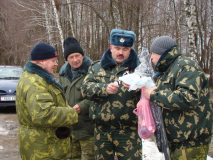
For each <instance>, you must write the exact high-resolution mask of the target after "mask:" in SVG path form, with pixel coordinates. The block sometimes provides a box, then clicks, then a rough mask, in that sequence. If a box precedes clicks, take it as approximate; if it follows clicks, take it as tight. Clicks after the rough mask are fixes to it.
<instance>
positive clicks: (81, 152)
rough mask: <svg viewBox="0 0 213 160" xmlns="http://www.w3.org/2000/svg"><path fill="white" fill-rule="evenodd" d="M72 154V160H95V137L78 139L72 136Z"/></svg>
mask: <svg viewBox="0 0 213 160" xmlns="http://www.w3.org/2000/svg"><path fill="white" fill-rule="evenodd" d="M71 155H72V156H71V159H72V160H94V159H95V156H94V137H91V138H88V139H80V140H76V139H75V138H74V136H72V140H71Z"/></svg>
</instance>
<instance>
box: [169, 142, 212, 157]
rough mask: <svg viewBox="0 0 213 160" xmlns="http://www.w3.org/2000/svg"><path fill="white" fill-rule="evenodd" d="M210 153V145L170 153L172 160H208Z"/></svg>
mask: <svg viewBox="0 0 213 160" xmlns="http://www.w3.org/2000/svg"><path fill="white" fill-rule="evenodd" d="M208 151H209V144H207V145H200V146H197V147H191V148H186V149H176V150H175V151H174V152H171V151H170V154H171V160H206V158H207V155H208Z"/></svg>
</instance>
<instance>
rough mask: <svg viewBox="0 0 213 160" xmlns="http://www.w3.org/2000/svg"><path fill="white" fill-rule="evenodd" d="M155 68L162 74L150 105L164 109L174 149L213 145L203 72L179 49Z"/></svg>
mask: <svg viewBox="0 0 213 160" xmlns="http://www.w3.org/2000/svg"><path fill="white" fill-rule="evenodd" d="M165 54H166V55H165V56H164V55H162V56H164V57H163V58H162V59H161V60H160V61H159V62H158V63H157V64H156V66H155V71H159V72H161V75H160V76H159V77H158V78H157V79H156V86H157V87H158V88H157V89H155V90H154V91H153V92H152V93H151V96H150V101H152V102H154V103H155V104H157V105H158V106H160V107H162V115H163V120H164V123H165V130H166V133H167V138H168V141H169V144H170V149H172V151H174V150H175V149H181V148H191V147H196V146H200V145H207V144H209V143H210V140H211V136H212V120H213V117H212V107H211V105H210V104H211V103H210V88H209V81H208V78H207V77H206V75H205V73H204V72H203V70H202V69H201V68H200V67H199V65H198V64H197V63H195V62H194V61H192V60H191V59H190V58H187V57H185V56H182V55H181V53H180V51H179V49H178V48H177V47H174V48H171V50H169V51H167V52H165Z"/></svg>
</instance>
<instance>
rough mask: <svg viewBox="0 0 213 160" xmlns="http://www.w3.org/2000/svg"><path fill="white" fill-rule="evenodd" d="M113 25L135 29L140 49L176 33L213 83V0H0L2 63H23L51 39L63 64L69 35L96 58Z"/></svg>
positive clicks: (184, 50) (183, 49) (105, 46)
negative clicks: (34, 47) (36, 46)
mask: <svg viewBox="0 0 213 160" xmlns="http://www.w3.org/2000/svg"><path fill="white" fill-rule="evenodd" d="M113 28H118V29H123V30H132V31H134V32H135V34H136V42H135V45H134V47H133V48H134V49H135V50H136V51H137V52H138V53H139V54H140V52H141V49H142V47H146V48H148V49H149V48H150V45H151V43H152V42H153V40H154V39H155V38H156V37H158V36H162V35H167V36H171V37H172V38H173V39H175V40H176V42H177V44H178V46H179V49H180V50H181V52H182V54H183V55H185V56H187V57H191V58H192V59H193V60H195V61H196V62H197V63H198V64H199V65H200V66H201V68H202V69H203V70H204V72H205V73H206V74H208V75H209V78H210V85H211V86H213V82H212V78H213V0H0V65H20V66H22V67H23V66H24V64H25V63H26V62H27V61H28V60H29V57H30V50H31V49H32V47H33V46H34V45H35V44H36V43H39V42H45V43H49V44H51V45H52V46H54V47H55V48H56V50H57V52H58V54H59V58H58V60H59V66H58V68H57V70H59V69H60V68H61V66H62V65H63V64H64V62H65V60H64V57H63V41H64V39H65V38H67V37H69V36H73V37H75V38H76V39H77V40H78V41H79V43H80V44H81V46H82V48H83V49H84V52H85V54H86V55H87V56H88V57H90V58H91V59H92V60H93V61H95V60H98V59H100V58H101V56H102V54H103V53H104V51H105V50H107V49H108V48H109V45H110V43H109V37H110V31H111V30H112V29H113Z"/></svg>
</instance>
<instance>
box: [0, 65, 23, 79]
mask: <svg viewBox="0 0 213 160" xmlns="http://www.w3.org/2000/svg"><path fill="white" fill-rule="evenodd" d="M22 73H23V69H22V68H12V67H3V68H0V79H18V78H20V76H21V74H22Z"/></svg>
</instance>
